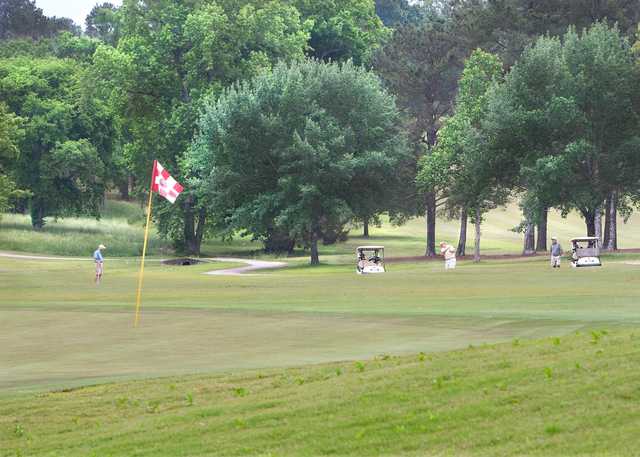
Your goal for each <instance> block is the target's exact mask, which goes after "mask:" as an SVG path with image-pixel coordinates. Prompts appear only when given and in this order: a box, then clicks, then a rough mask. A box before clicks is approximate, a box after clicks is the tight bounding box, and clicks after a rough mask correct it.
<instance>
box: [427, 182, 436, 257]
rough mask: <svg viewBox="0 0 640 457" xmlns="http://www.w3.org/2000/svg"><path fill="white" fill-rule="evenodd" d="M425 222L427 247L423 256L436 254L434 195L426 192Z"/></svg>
mask: <svg viewBox="0 0 640 457" xmlns="http://www.w3.org/2000/svg"><path fill="white" fill-rule="evenodd" d="M426 207H427V208H426V211H425V222H426V226H427V249H426V250H425V253H424V255H425V257H435V256H436V195H435V194H434V193H431V192H430V193H428V194H427V196H426Z"/></svg>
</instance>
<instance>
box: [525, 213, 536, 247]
mask: <svg viewBox="0 0 640 457" xmlns="http://www.w3.org/2000/svg"><path fill="white" fill-rule="evenodd" d="M535 242H536V228H535V225H534V223H533V221H532V220H531V219H530V218H529V219H528V220H527V225H526V228H525V230H524V247H523V249H522V255H533V254H535V253H536V249H535Z"/></svg>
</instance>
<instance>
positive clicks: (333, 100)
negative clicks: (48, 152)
mask: <svg viewBox="0 0 640 457" xmlns="http://www.w3.org/2000/svg"><path fill="white" fill-rule="evenodd" d="M399 120H400V119H399V114H398V111H397V109H396V107H395V103H394V99H393V97H392V96H390V95H389V94H387V93H386V92H385V91H384V90H383V89H382V88H381V85H380V82H379V80H378V79H377V78H376V76H375V75H373V74H372V73H369V72H367V71H365V70H363V69H361V68H359V67H356V66H355V65H353V64H352V63H350V62H347V63H344V64H338V63H330V64H323V63H320V62H318V61H314V60H307V61H303V62H295V63H292V64H289V65H287V64H284V63H281V64H278V65H277V66H276V67H275V68H274V70H273V72H272V73H270V74H263V75H260V76H258V77H256V78H254V79H253V80H251V81H249V82H245V83H240V84H238V85H235V86H234V87H232V88H230V89H229V90H227V91H225V92H224V94H223V95H222V96H221V97H220V98H219V99H218V100H213V99H211V100H210V101H209V102H208V103H207V104H206V106H205V112H204V114H203V116H202V118H201V120H200V134H199V136H198V137H197V140H196V142H195V143H194V145H193V147H192V148H191V149H190V151H189V153H188V154H187V162H188V165H189V168H190V170H191V173H192V180H191V185H193V186H195V187H196V188H197V189H198V194H199V197H200V198H201V199H202V200H203V201H205V202H206V204H207V205H209V206H210V208H211V209H212V210H213V212H214V214H215V216H216V219H217V220H218V221H219V223H220V224H221V225H222V226H223V227H225V228H226V229H227V230H228V233H229V234H232V233H233V232H234V231H237V230H244V231H246V232H248V233H250V234H252V235H253V237H254V238H256V239H260V240H263V241H265V240H267V239H269V237H270V236H271V234H272V233H273V232H284V233H286V234H287V235H288V236H289V237H290V238H292V239H295V240H297V241H298V242H300V243H303V244H304V245H307V246H310V247H311V249H312V258H311V260H312V263H317V261H318V259H317V251H316V250H315V249H316V247H317V246H316V245H317V241H318V240H321V239H324V238H325V237H327V236H328V234H330V233H332V232H335V231H336V228H339V227H341V226H343V225H344V224H345V223H347V222H348V221H349V220H351V219H352V217H353V213H354V209H355V208H356V207H357V201H358V199H359V198H361V197H362V196H366V197H367V198H369V199H377V198H382V197H383V194H384V193H385V192H390V191H393V190H392V189H388V188H385V187H386V186H385V183H386V182H387V181H388V180H389V176H390V175H392V174H393V173H394V171H395V170H394V167H395V166H396V164H398V163H399V161H401V160H403V159H404V158H405V157H406V149H405V141H404V137H403V133H402V129H401V127H400V125H399ZM360 182H366V183H367V184H368V185H366V186H360V185H359V183H360ZM354 189H358V191H357V192H354ZM356 193H359V194H361V195H355V194H356Z"/></svg>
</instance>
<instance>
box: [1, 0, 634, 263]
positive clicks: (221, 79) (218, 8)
mask: <svg viewBox="0 0 640 457" xmlns="http://www.w3.org/2000/svg"><path fill="white" fill-rule="evenodd" d="M43 18H44V19H43ZM638 22H640V5H639V4H638V2H637V1H632V0H623V1H613V0H600V1H597V2H593V1H588V2H587V1H585V0H569V1H562V2H561V1H552V2H530V1H525V0H440V1H436V0H434V1H427V2H422V3H415V2H412V3H409V2H408V1H406V0H377V1H375V2H374V1H373V0H347V1H343V2H317V1H312V0H271V1H268V2H264V1H256V0H242V1H238V0H197V1H193V2H179V1H177V0H163V1H153V2H151V1H137V0H125V1H124V2H123V5H122V6H121V7H115V6H114V5H112V4H110V3H102V4H98V5H96V6H95V7H94V8H93V10H92V11H91V13H90V14H89V15H88V17H87V19H86V24H85V31H84V33H82V32H81V31H80V30H79V28H78V27H77V26H75V25H74V24H73V23H69V22H68V21H67V22H65V21H61V20H59V19H57V18H53V19H51V18H46V17H45V16H43V15H42V12H41V11H40V10H39V9H38V8H37V7H36V6H35V3H34V2H33V1H30V0H0V25H2V27H1V28H0V31H1V33H0V118H1V119H0V181H1V182H0V189H1V190H0V207H1V208H0V209H1V210H3V211H7V210H13V211H21V212H24V211H29V212H30V214H31V220H32V224H33V226H34V228H36V229H38V228H41V227H43V226H44V224H45V222H46V218H47V217H51V216H54V217H55V216H64V215H77V214H91V215H94V216H96V217H99V214H100V210H101V207H102V203H103V198H104V194H105V192H106V191H107V190H109V189H118V190H119V191H120V193H121V194H122V196H123V197H124V198H129V196H130V194H132V195H133V196H138V197H140V196H142V195H143V194H144V192H146V191H147V190H148V182H147V181H148V179H149V177H148V175H149V168H150V166H149V164H150V163H151V161H152V160H153V159H156V158H157V159H158V160H160V161H161V162H162V163H163V164H165V166H167V167H168V168H170V169H171V170H172V174H174V176H176V177H177V178H178V180H180V181H182V182H183V183H184V184H185V187H186V189H187V190H186V193H185V195H183V196H181V198H180V200H179V202H178V203H177V204H176V205H174V206H169V205H165V204H162V203H161V204H160V207H159V210H158V212H157V213H156V223H157V226H158V228H159V231H160V233H161V234H162V236H165V237H167V238H169V239H171V240H172V241H173V242H174V244H175V246H176V247H177V248H178V249H180V250H183V251H185V252H189V253H194V254H197V253H199V251H200V245H201V243H202V240H203V239H204V238H205V237H207V236H218V237H220V236H221V237H232V236H235V235H237V234H247V235H250V236H252V237H253V238H254V239H256V240H259V241H261V242H262V243H263V244H264V247H265V249H266V250H267V251H272V252H292V251H293V250H294V249H295V248H296V247H303V248H306V249H309V252H310V255H311V262H312V263H314V264H315V263H318V262H319V258H318V243H319V242H321V243H325V244H330V243H334V242H336V241H339V240H343V239H344V238H345V237H346V235H347V233H348V231H349V229H350V228H352V227H354V226H360V227H362V229H363V231H364V234H365V236H366V235H368V229H369V226H370V225H372V224H378V223H379V222H380V217H381V215H383V214H386V215H388V216H389V218H390V219H391V221H393V222H394V223H398V224H400V223H403V222H404V221H406V220H407V219H409V218H412V217H415V216H417V215H420V214H422V215H424V217H425V225H426V234H427V235H426V249H425V254H426V255H428V256H431V255H435V254H436V251H435V240H436V214H437V213H444V214H446V215H448V216H449V217H457V218H459V220H460V227H461V230H460V240H459V243H458V250H459V253H460V254H464V253H465V248H466V232H467V223H468V221H471V223H472V224H474V226H475V231H476V246H475V249H474V254H475V256H476V258H479V255H480V233H481V222H482V218H483V215H484V214H485V213H486V211H488V210H489V209H491V208H494V207H497V206H500V205H504V204H505V203H506V202H507V201H508V200H510V199H512V198H514V197H515V198H518V199H519V201H520V203H521V207H522V213H523V222H522V224H521V225H520V226H519V227H517V228H516V229H517V230H520V231H522V232H523V238H524V246H523V251H524V252H525V253H532V252H535V251H536V250H545V249H546V248H547V246H546V232H547V230H546V221H547V213H548V211H549V209H551V208H556V209H559V210H560V211H561V212H563V213H564V214H567V213H568V212H570V211H573V210H577V211H579V212H580V214H582V216H583V217H584V219H585V227H586V232H587V233H588V234H590V235H597V236H601V237H603V238H604V240H605V245H606V246H607V247H608V248H610V249H615V248H616V247H617V246H616V242H617V241H616V240H617V230H616V220H617V219H616V218H617V215H618V213H622V214H623V215H625V216H627V215H629V214H630V213H631V211H632V210H633V208H634V207H635V205H636V203H637V201H638V198H637V195H638V189H639V186H638V176H640V175H639V173H638V172H639V171H640V170H638V166H639V165H640V164H639V161H638V159H637V157H640V156H639V154H638V152H639V151H638V148H639V147H640V140H639V139H638V136H637V133H636V132H638V127H639V125H638V122H639V119H640V118H639V117H638V114H639V110H640V104H639V103H640V79H639V75H640V73H639V68H640V67H639V65H638V55H637V52H638V50H639V48H640V46H638V45H637V44H636V45H635V48H634V46H633V45H632V43H634V42H635V36H636V35H635V34H636V32H637V31H638ZM25 24H30V25H29V26H28V27H27V26H26V25H25ZM34 24H35V25H34ZM56 24H57V25H56ZM60 24H66V25H64V26H62V25H60ZM56 27H58V28H57V29H56ZM603 220H604V223H603ZM536 233H537V238H536Z"/></svg>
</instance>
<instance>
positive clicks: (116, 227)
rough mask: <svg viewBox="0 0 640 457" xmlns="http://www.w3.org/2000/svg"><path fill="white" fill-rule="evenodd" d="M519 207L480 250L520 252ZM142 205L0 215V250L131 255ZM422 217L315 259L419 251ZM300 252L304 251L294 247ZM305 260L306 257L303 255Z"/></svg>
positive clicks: (638, 235) (495, 222) (507, 211)
mask: <svg viewBox="0 0 640 457" xmlns="http://www.w3.org/2000/svg"><path fill="white" fill-rule="evenodd" d="M521 217H522V216H521V212H520V209H519V208H518V207H517V205H515V204H512V205H509V206H507V207H506V208H499V209H496V210H493V211H491V212H490V213H489V214H488V215H487V216H486V220H485V221H484V223H483V226H482V234H483V235H482V236H483V240H482V252H483V253H484V254H505V253H520V252H521V250H522V235H521V234H518V233H514V232H512V231H511V230H510V229H511V228H513V227H515V226H516V225H518V224H519V223H520V220H521ZM143 222H144V221H143V210H142V208H141V207H140V206H139V205H136V204H134V203H126V202H120V201H108V202H107V205H106V207H105V210H104V212H103V215H102V219H101V220H99V221H96V220H95V219H91V218H63V219H58V220H53V219H51V220H48V221H47V225H46V226H45V227H44V229H43V230H41V231H38V232H36V231H33V229H32V228H31V224H30V220H29V217H28V216H23V215H16V214H5V215H2V218H1V219H0V250H9V251H17V252H37V253H41V254H56V255H67V256H86V255H88V254H89V255H90V254H91V252H93V250H94V249H95V247H96V246H97V244H98V243H104V244H105V245H107V246H108V248H109V249H108V255H109V256H111V257H113V256H137V255H140V253H141V249H142V238H143ZM637 222H638V216H635V215H634V216H632V218H631V219H630V220H629V221H628V223H627V224H624V223H623V221H622V220H621V221H620V224H619V227H620V229H619V247H620V248H632V247H638V246H640V232H638V231H637V230H633V227H634V225H637ZM458 230H459V227H458V222H457V221H451V220H445V219H440V220H439V221H438V224H437V236H438V240H448V241H449V242H452V243H454V244H455V243H457V240H458ZM424 231H425V227H424V220H422V219H414V220H411V221H409V222H408V223H407V224H405V225H403V226H401V227H394V226H391V225H390V224H388V223H385V224H383V225H382V227H378V228H376V227H372V228H371V235H372V236H371V238H369V239H364V238H362V237H361V236H360V229H354V230H352V232H351V236H350V238H349V240H348V241H347V242H346V243H339V244H336V245H333V246H321V249H320V251H321V252H320V254H321V259H322V261H324V262H328V263H334V264H336V263H345V262H351V261H352V259H353V256H354V251H355V248H356V246H358V245H361V244H372V243H375V244H383V245H385V246H386V248H387V255H388V256H393V257H401V256H419V255H423V254H424V249H425V233H424ZM584 232H585V228H584V223H583V221H582V219H581V218H580V217H578V216H577V215H576V214H571V215H569V216H568V217H567V218H566V219H563V218H561V217H560V215H559V214H557V213H555V212H552V213H551V214H550V218H549V235H550V236H551V235H556V236H558V237H559V238H560V239H561V240H562V241H563V242H564V243H565V245H566V247H568V240H569V239H570V238H572V237H574V236H580V235H582V234H584ZM468 236H469V240H468V243H469V245H468V246H469V250H471V249H472V246H473V241H474V234H473V228H472V227H470V228H469V233H468ZM260 249H261V245H260V243H256V242H252V241H250V240H249V239H248V238H238V239H235V240H233V241H232V242H230V243H227V242H222V241H220V240H216V239H212V240H205V242H204V243H203V247H202V252H203V255H205V256H207V255H209V256H221V255H254V254H260V253H259V250H260ZM149 252H150V254H152V255H153V254H155V255H167V254H171V252H172V249H171V246H170V244H169V243H168V242H167V241H163V240H161V239H160V238H159V237H158V235H157V233H156V232H155V230H152V232H151V237H150V245H149ZM299 254H300V255H304V253H302V252H300V253H299ZM305 260H306V259H305Z"/></svg>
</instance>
